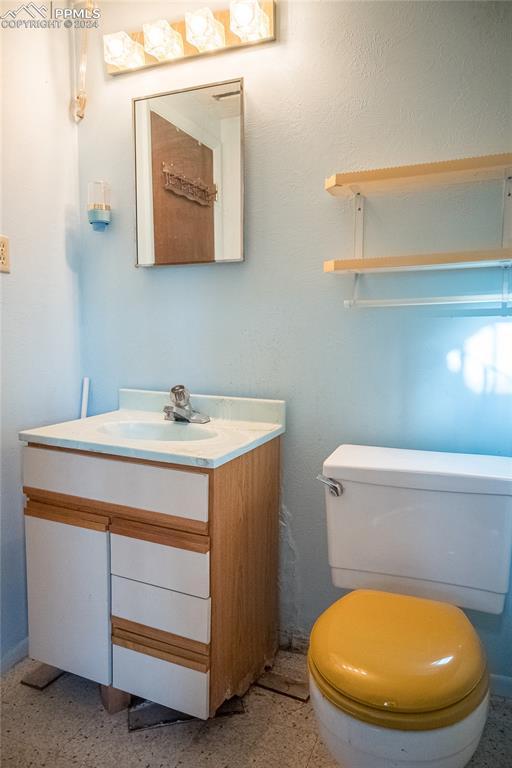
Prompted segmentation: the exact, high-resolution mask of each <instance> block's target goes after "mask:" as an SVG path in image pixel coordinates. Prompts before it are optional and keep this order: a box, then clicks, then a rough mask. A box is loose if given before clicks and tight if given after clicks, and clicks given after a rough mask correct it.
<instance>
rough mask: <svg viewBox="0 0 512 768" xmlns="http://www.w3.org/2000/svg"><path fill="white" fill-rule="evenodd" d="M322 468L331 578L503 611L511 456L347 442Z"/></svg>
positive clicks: (510, 527) (511, 540)
mask: <svg viewBox="0 0 512 768" xmlns="http://www.w3.org/2000/svg"><path fill="white" fill-rule="evenodd" d="M323 472H324V475H325V476H326V477H328V478H332V479H333V480H335V481H337V482H338V483H339V484H341V486H342V489H343V491H342V493H341V495H340V496H335V495H332V494H331V493H330V491H329V490H328V489H326V504H327V535H328V546H329V565H330V567H331V572H332V579H333V583H334V584H335V585H336V586H338V587H343V588H345V589H356V588H369V589H383V590H386V591H388V592H399V593H403V594H410V595H418V596H420V597H430V598H432V599H435V600H444V601H446V602H450V603H453V604H454V605H459V606H461V607H463V608H475V609H477V610H480V611H486V612H488V613H501V612H502V610H503V605H504V602H505V595H506V593H507V591H508V586H509V573H510V556H511V550H512V459H510V458H506V457H500V456H478V455H472V454H460V453H434V452H431V451H409V450H401V449H396V448H377V447H372V446H364V445H341V446H340V447H339V448H337V449H336V450H335V451H334V453H332V454H331V455H330V456H329V458H328V459H326V461H325V462H324V466H323Z"/></svg>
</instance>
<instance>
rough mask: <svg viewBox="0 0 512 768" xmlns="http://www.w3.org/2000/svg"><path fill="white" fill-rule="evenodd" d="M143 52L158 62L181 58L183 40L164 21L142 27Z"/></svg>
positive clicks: (153, 22)
mask: <svg viewBox="0 0 512 768" xmlns="http://www.w3.org/2000/svg"><path fill="white" fill-rule="evenodd" d="M142 30H143V32H144V50H145V51H146V53H149V55H150V56H154V57H155V59H158V61H172V60H173V59H181V58H183V53H184V50H183V38H182V36H181V35H180V33H179V32H176V30H175V29H173V28H172V27H171V25H170V24H169V22H168V21H166V20H165V19H159V21H151V22H148V23H147V24H143V25H142Z"/></svg>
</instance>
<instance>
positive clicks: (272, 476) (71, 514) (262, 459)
mask: <svg viewBox="0 0 512 768" xmlns="http://www.w3.org/2000/svg"><path fill="white" fill-rule="evenodd" d="M23 490H24V493H25V496H26V499H27V501H26V507H25V516H26V518H25V519H26V538H27V572H28V604H29V637H30V655H31V656H32V657H33V658H35V659H37V660H39V661H42V662H45V663H48V664H51V665H53V666H56V667H60V668H61V669H64V670H66V671H69V672H73V673H75V674H78V675H81V676H83V677H86V678H89V679H91V680H94V681H97V682H98V683H102V684H104V685H112V686H113V687H114V688H118V689H121V690H123V691H126V692H128V693H132V694H135V695H137V696H142V697H144V698H146V699H149V700H151V701H155V702H158V703H160V704H163V705H165V706H168V707H172V708H173V709H177V710H179V711H182V712H185V713H187V714H190V715H194V716H196V717H199V718H208V717H210V716H213V715H214V714H215V711H216V710H217V709H218V707H219V706H220V705H221V704H222V703H223V701H224V700H226V699H228V698H229V697H231V696H233V695H235V694H238V695H241V694H243V693H245V691H246V690H247V688H248V687H249V685H250V684H251V683H252V682H253V681H254V680H255V679H256V678H257V677H258V675H259V674H260V673H261V671H262V670H263V668H264V667H265V665H267V664H269V663H271V662H272V659H273V657H274V654H275V651H276V648H277V559H278V503H279V438H274V439H272V440H270V441H269V442H266V443H264V444H263V445H260V446H259V447H256V448H254V449H253V450H250V451H248V452H247V453H244V454H242V455H240V456H238V457H237V458H234V459H232V460H231V461H228V462H226V463H225V464H223V465H221V466H219V467H216V468H214V469H209V468H202V467H197V466H182V465H176V464H170V463H166V462H158V461H150V460H145V459H133V458H128V457H124V456H118V455H106V454H102V453H94V452H89V451H81V450H75V449H67V448H62V447H54V446H48V445H42V444H40V445H38V444H32V443H29V445H28V446H26V447H25V448H24V489H23Z"/></svg>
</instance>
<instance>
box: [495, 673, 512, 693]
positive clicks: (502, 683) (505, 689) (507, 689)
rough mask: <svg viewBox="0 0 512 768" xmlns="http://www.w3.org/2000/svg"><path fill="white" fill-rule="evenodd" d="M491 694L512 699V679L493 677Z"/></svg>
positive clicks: (503, 676) (501, 676)
mask: <svg viewBox="0 0 512 768" xmlns="http://www.w3.org/2000/svg"><path fill="white" fill-rule="evenodd" d="M491 692H492V693H494V694H495V695H496V696H504V697H505V698H507V699H512V677H507V675H491Z"/></svg>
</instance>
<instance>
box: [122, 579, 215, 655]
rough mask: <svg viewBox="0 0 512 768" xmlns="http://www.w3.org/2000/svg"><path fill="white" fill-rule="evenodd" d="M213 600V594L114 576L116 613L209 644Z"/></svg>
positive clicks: (127, 618)
mask: <svg viewBox="0 0 512 768" xmlns="http://www.w3.org/2000/svg"><path fill="white" fill-rule="evenodd" d="M210 604H211V600H210V598H207V599H203V598H201V597H194V596H192V595H186V594H183V593H182V592H173V591H171V590H169V589H162V588H161V587H155V586H153V585H150V584H143V583H141V582H140V581H131V580H130V579H124V578H120V577H119V576H112V615H113V616H118V617H119V618H121V619H126V620H128V621H133V622H135V623H136V624H143V625H146V626H147V627H154V628H155V629H159V630H162V631H163V632H169V633H171V634H173V635H177V636H179V637H185V638H188V639H190V640H197V641H198V642H200V643H205V644H206V645H208V643H209V642H210Z"/></svg>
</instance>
